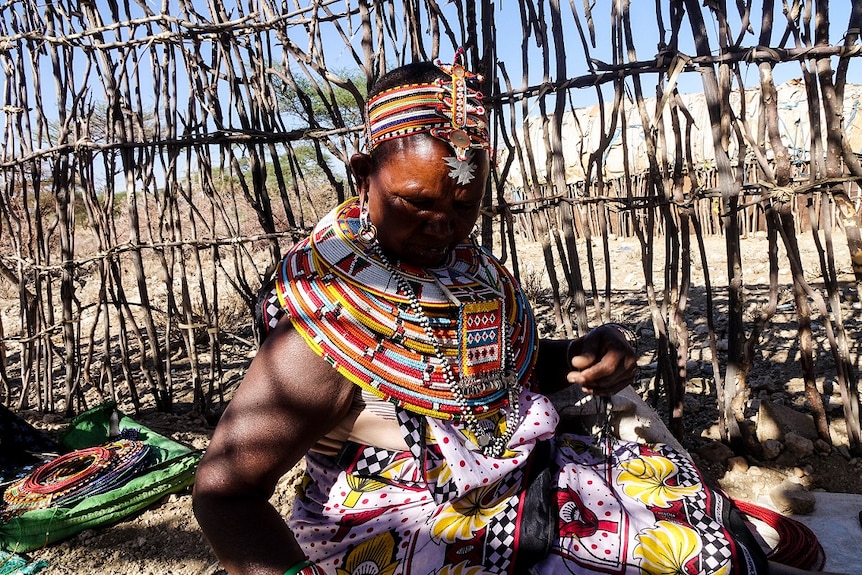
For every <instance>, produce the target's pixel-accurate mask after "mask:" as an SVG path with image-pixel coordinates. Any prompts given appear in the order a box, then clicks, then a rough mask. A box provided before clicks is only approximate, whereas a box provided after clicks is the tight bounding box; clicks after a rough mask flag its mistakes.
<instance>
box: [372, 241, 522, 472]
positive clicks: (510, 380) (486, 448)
mask: <svg viewBox="0 0 862 575" xmlns="http://www.w3.org/2000/svg"><path fill="white" fill-rule="evenodd" d="M365 243H366V245H369V246H370V247H371V248H372V249H373V250H374V253H375V255H377V257H379V258H380V261H381V262H382V264H383V266H384V267H385V268H386V270H387V271H388V272H389V273H390V274H391V275H392V277H393V278H394V279H395V282H396V283H397V285H398V289H399V290H401V291H402V292H403V293H404V294H406V295H407V298H408V299H409V300H410V308H411V309H412V310H413V313H414V314H416V316H417V317H418V318H419V324H420V325H421V326H422V329H423V330H424V331H425V335H426V336H427V337H428V340H429V341H430V342H431V345H432V346H433V347H434V355H435V356H436V357H437V360H438V361H439V362H440V365H441V366H442V369H443V375H444V377H445V378H446V385H447V387H448V388H449V390H450V391H451V392H452V395H453V396H454V397H455V401H457V403H458V405H459V407H460V408H461V414H462V417H463V420H464V423H465V424H466V425H467V429H469V430H470V432H471V433H473V435H474V436H475V437H476V447H475V450H478V451H481V452H482V454H483V455H486V456H488V457H497V458H499V457H502V456H503V454H505V453H506V449H507V448H508V445H509V440H510V439H511V438H512V434H514V432H515V429H516V428H517V426H518V421H517V419H516V418H520V407H519V401H518V380H517V377H516V376H515V373H514V372H513V371H512V370H513V366H514V365H515V361H514V354H513V352H512V343H511V341H510V338H509V334H508V330H507V322H506V321H505V320H504V321H503V322H502V325H501V330H502V333H501V334H500V337H501V338H503V339H502V341H503V349H504V351H503V353H504V357H505V365H504V366H503V375H502V376H501V379H500V382H499V384H497V385H499V387H497V386H496V385H495V387H497V389H501V388H503V387H505V388H506V392H507V395H508V398H509V409H508V411H507V413H506V414H505V430H504V431H503V433H502V435H499V436H498V435H496V434H494V431H493V429H487V428H486V427H484V426H482V425H481V424H480V422H479V419H478V418H477V417H476V414H475V413H474V412H473V409H471V408H470V405H469V404H468V403H467V398H466V396H465V394H464V392H465V391H467V392H471V391H474V390H473V389H472V386H467V387H468V389H465V388H464V387H463V386H462V385H461V384H460V382H459V381H458V378H456V377H455V374H454V373H453V372H452V366H451V365H450V364H449V361H448V360H447V359H446V357H445V356H444V355H443V350H442V349H440V345H439V343H438V342H437V338H436V336H435V335H434V331H433V330H432V329H431V320H429V319H428V316H427V315H425V311H424V310H423V309H422V304H421V303H420V301H419V298H418V297H417V296H416V292H415V291H414V290H413V288H412V286H411V285H410V283H409V282H408V281H407V280H406V279H405V278H404V276H403V275H402V274H401V272H400V271H398V269H397V268H396V267H395V266H393V265H392V263H391V262H390V261H389V258H387V257H386V255H385V254H384V253H383V250H382V249H381V247H380V244H379V243H378V242H377V241H376V240H375V239H373V238H372V240H371V241H369V242H365ZM429 273H430V274H431V275H432V277H434V278H435V281H436V282H437V284H438V286H439V287H440V288H441V289H442V290H443V291H444V293H447V295H449V296H450V299H452V300H453V303H454V304H456V305H458V304H459V302H458V300H457V298H454V296H452V295H451V294H449V293H448V290H447V289H446V288H445V286H443V285H442V283H440V282H439V280H437V278H436V276H435V275H434V273H433V271H430V270H429ZM459 337H460V335H459ZM510 416H511V417H510ZM471 449H472V448H471Z"/></svg>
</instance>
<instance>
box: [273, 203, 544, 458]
mask: <svg viewBox="0 0 862 575" xmlns="http://www.w3.org/2000/svg"><path fill="white" fill-rule="evenodd" d="M358 216H359V208H358V202H356V201H355V200H353V201H349V202H346V203H345V204H342V205H341V206H339V207H338V208H336V209H335V210H334V211H333V212H332V213H330V214H329V215H328V216H327V217H326V218H324V219H323V220H321V222H320V224H318V226H317V227H316V228H315V230H314V232H313V233H312V235H311V236H310V237H309V238H308V239H307V240H306V241H305V242H302V243H301V244H298V245H297V246H296V247H295V249H293V250H292V251H291V253H290V254H289V255H288V257H286V258H285V260H284V263H283V267H282V271H281V273H280V274H279V278H278V281H277V283H276V285H277V292H278V295H279V299H280V300H281V303H282V305H283V307H284V308H285V309H286V310H287V312H288V314H289V315H290V317H291V320H292V322H293V324H294V326H295V327H296V328H297V330H298V331H299V332H300V333H301V334H302V335H303V337H305V339H306V341H308V343H309V345H311V347H312V349H314V350H315V351H316V352H317V353H318V354H319V355H321V356H322V357H324V358H326V359H327V360H328V361H329V362H330V363H331V364H332V365H333V366H334V367H335V368H336V369H338V370H339V371H340V372H341V373H342V374H343V375H344V376H345V377H347V378H348V379H350V380H351V381H353V382H354V383H356V384H357V385H359V386H361V387H362V388H364V389H365V390H367V391H369V392H371V393H372V394H374V395H376V396H378V397H380V398H382V399H386V400H389V401H393V402H394V403H396V405H399V406H402V407H404V408H405V409H407V410H409V411H413V412H415V413H420V414H424V415H429V416H432V417H435V418H439V419H452V420H455V421H459V422H463V423H466V424H468V425H470V426H471V427H475V426H474V425H471V424H470V420H472V419H476V420H481V419H483V418H486V417H489V416H491V415H496V414H497V413H498V412H499V411H500V409H504V408H506V407H507V406H510V404H511V403H512V400H511V397H510V396H511V393H510V391H512V390H514V389H515V388H519V387H520V386H521V385H523V384H524V383H525V381H526V379H527V378H528V377H529V374H530V372H531V370H532V361H533V357H534V353H533V352H534V348H535V345H536V334H535V325H534V321H533V317H532V314H531V313H530V310H529V307H528V306H527V305H526V302H525V301H524V300H523V297H522V296H521V295H520V293H519V292H518V291H517V290H516V289H515V286H514V281H513V280H512V278H511V276H510V275H509V274H508V272H506V270H505V269H504V268H503V267H502V266H500V265H499V263H497V262H496V260H494V259H493V258H492V257H490V256H489V255H488V254H486V253H484V252H483V251H482V250H481V249H480V248H476V247H475V246H473V245H471V244H464V245H461V246H458V247H457V248H456V249H455V250H453V252H452V253H451V254H449V256H448V257H447V259H446V261H445V262H444V263H443V264H442V265H441V266H440V267H438V268H434V269H420V268H412V267H409V266H404V265H399V264H397V263H390V262H389V261H388V260H387V259H386V258H385V256H383V254H382V253H379V252H378V251H376V250H375V249H374V248H372V247H370V246H368V245H366V244H363V243H362V242H361V241H359V240H358V239H357V236H356V234H357V231H358V228H359V219H358ZM456 302H457V305H456ZM507 374H508V377H507ZM510 382H511V383H510ZM456 388H457V389H456ZM511 407H514V406H511ZM507 411H509V410H508V409H507ZM512 427H513V426H512ZM471 431H473V430H472V429H471ZM477 440H479V438H478V437H477ZM480 441H481V440H480Z"/></svg>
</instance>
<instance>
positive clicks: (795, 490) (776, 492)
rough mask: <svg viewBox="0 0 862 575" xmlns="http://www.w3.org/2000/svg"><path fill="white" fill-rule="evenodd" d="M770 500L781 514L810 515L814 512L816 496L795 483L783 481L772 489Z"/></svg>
mask: <svg viewBox="0 0 862 575" xmlns="http://www.w3.org/2000/svg"><path fill="white" fill-rule="evenodd" d="M769 499H770V500H771V501H772V504H773V505H775V508H776V509H777V510H778V511H779V513H787V514H791V515H810V514H811V513H813V512H814V506H815V501H814V494H813V493H809V492H808V491H805V489H804V488H803V487H802V486H801V485H799V484H798V483H794V482H793V481H783V482H781V483H780V484H778V485H776V486H775V487H773V488H772V489H770V490H769Z"/></svg>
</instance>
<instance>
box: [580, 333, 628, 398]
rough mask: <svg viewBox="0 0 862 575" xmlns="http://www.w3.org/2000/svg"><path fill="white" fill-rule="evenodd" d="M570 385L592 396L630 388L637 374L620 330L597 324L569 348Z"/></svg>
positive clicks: (626, 341)
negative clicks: (597, 325) (580, 388)
mask: <svg viewBox="0 0 862 575" xmlns="http://www.w3.org/2000/svg"><path fill="white" fill-rule="evenodd" d="M569 354H570V364H571V370H569V372H568V374H567V375H566V380H567V381H568V382H569V383H570V384H577V385H580V386H581V387H582V388H583V389H584V391H586V392H588V393H592V394H594V395H604V396H608V395H613V394H615V393H617V392H618V391H620V390H621V389H623V388H624V387H626V386H627V385H630V384H631V383H632V382H633V381H634V377H635V373H636V372H637V356H636V355H635V350H634V349H633V348H632V346H631V344H629V342H628V340H627V339H626V337H625V335H624V334H623V332H622V331H621V329H619V328H617V327H615V326H614V325H613V324H607V325H600V326H599V327H597V328H595V329H593V330H590V331H589V332H588V333H587V335H585V336H584V337H582V338H580V339H576V340H572V342H571V344H570V346H569Z"/></svg>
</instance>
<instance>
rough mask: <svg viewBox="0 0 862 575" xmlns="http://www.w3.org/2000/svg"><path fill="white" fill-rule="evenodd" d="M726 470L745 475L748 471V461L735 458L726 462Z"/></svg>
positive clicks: (738, 457) (742, 458)
mask: <svg viewBox="0 0 862 575" xmlns="http://www.w3.org/2000/svg"><path fill="white" fill-rule="evenodd" d="M727 470H728V471H731V472H733V471H736V472H739V473H745V472H746V471H748V461H746V460H745V458H744V457H740V456H736V457H731V458H730V459H728V460H727Z"/></svg>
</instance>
